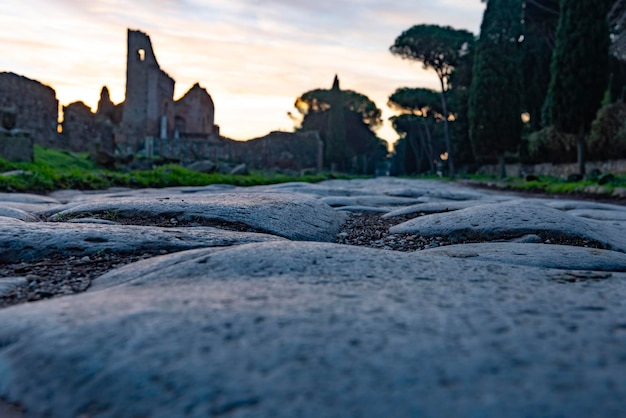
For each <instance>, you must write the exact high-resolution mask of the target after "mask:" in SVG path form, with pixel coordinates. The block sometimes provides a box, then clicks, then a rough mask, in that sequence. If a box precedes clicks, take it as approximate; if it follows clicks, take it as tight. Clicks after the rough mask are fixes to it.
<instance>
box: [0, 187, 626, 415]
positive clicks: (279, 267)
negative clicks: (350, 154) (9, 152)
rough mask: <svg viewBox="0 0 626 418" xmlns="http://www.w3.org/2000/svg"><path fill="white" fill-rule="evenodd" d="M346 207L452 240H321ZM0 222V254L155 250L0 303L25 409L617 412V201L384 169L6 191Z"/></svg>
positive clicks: (620, 328)
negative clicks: (389, 243) (258, 181)
mask: <svg viewBox="0 0 626 418" xmlns="http://www.w3.org/2000/svg"><path fill="white" fill-rule="evenodd" d="M350 212H366V213H379V214H381V215H382V216H383V217H385V218H386V219H387V220H390V221H393V220H394V219H398V224H395V225H394V226H393V227H392V228H391V229H390V232H391V233H392V234H398V236H403V237H407V236H411V235H415V236H428V237H441V238H443V241H444V242H451V243H455V245H450V246H442V247H438V248H431V249H428V250H423V251H416V252H399V251H389V250H382V249H372V248H365V247H357V246H350V245H341V244H336V243H333V241H335V237H336V235H337V233H338V232H339V231H340V226H341V224H342V222H344V221H345V219H346V216H347V214H348V213H350ZM407 216H408V217H411V216H415V217H414V218H413V219H410V220H408V221H406V219H407ZM37 219H47V220H48V221H47V222H38V221H37ZM401 220H404V221H401ZM166 225H169V226H166ZM0 228H1V229H0V261H1V262H3V263H7V262H18V261H35V260H38V259H41V258H43V257H50V256H54V255H57V256H58V255H60V254H61V255H62V254H67V255H68V256H69V255H72V256H84V255H87V256H89V255H93V254H98V253H101V252H104V251H106V252H118V253H120V254H122V253H124V254H126V253H133V252H138V253H145V252H147V253H151V254H152V253H154V254H159V253H160V252H167V253H168V254H166V255H161V256H154V257H151V258H147V259H145V260H143V261H139V262H137V263H133V264H129V265H127V266H124V267H122V268H119V269H115V270H112V271H109V272H108V273H106V274H104V275H103V276H101V277H99V278H97V279H96V280H94V282H93V284H92V286H91V287H90V288H89V289H88V290H87V291H86V292H84V293H80V294H76V295H71V296H65V297H58V298H54V299H49V300H45V301H39V302H33V303H26V304H22V305H18V306H15V307H11V308H5V309H2V310H0V398H1V399H3V400H4V401H5V402H10V403H15V404H17V405H20V406H21V408H23V410H24V411H26V412H25V413H24V414H23V416H27V417H30V416H33V417H39V416H46V417H47V416H50V417H63V418H65V417H78V416H85V417H136V416H142V417H168V418H169V417H186V416H189V417H207V416H217V417H222V416H224V417H226V416H227V417H294V416H303V417H339V416H340V417H619V416H626V401H624V399H626V377H624V376H626V207H623V206H618V205H610V204H600V203H593V202H582V201H581V202H579V201H574V200H551V199H528V198H526V199H521V198H517V197H514V196H509V195H499V194H494V193H491V192H481V191H476V190H470V189H466V188H461V187H458V186H456V185H454V184H450V183H444V182H435V181H418V180H403V179H394V178H379V179H373V180H353V181H339V180H333V181H328V182H324V183H320V184H315V185H311V184H303V183H290V184H282V185H275V186H263V187H253V188H234V187H225V186H208V187H198V188H173V189H159V190H120V191H112V192H110V193H91V194H90V193H83V192H71V191H65V192H59V193H56V194H54V195H52V196H49V197H40V196H34V195H20V194H0ZM559 240H560V241H562V242H570V243H590V245H591V244H592V245H591V246H590V247H584V246H572V245H550V242H556V241H559ZM469 241H471V243H467V242H469ZM581 245H583V244H581ZM592 247H593V248H592ZM22 279H23V278H22ZM20 283H21V282H20V278H19V277H17V278H16V277H13V278H6V279H0V292H2V291H3V289H5V290H4V291H6V289H9V288H11V286H16V285H20ZM3 286H4V287H3ZM1 406H2V405H0V407H1ZM1 410H2V409H1V408H0V411H1Z"/></svg>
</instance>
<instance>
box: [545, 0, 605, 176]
mask: <svg viewBox="0 0 626 418" xmlns="http://www.w3.org/2000/svg"><path fill="white" fill-rule="evenodd" d="M608 8H609V4H608V1H607V0H563V1H562V2H561V14H560V17H559V23H558V26H557V31H556V47H555V50H554V54H553V57H552V68H551V75H552V78H551V79H550V91H549V97H550V115H551V120H552V123H553V124H554V126H555V127H556V128H557V129H558V130H560V131H563V132H566V133H570V134H577V135H578V163H579V170H580V174H583V175H584V174H585V155H584V148H585V145H584V137H585V134H586V133H587V132H588V130H589V128H590V126H591V122H592V121H593V120H594V119H595V116H596V112H597V111H598V109H599V108H600V104H601V102H602V97H603V96H604V94H605V92H606V88H607V85H608V71H607V69H608V64H609V44H610V39H609V29H608V24H607V20H606V16H607V13H608Z"/></svg>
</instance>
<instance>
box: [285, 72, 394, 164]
mask: <svg viewBox="0 0 626 418" xmlns="http://www.w3.org/2000/svg"><path fill="white" fill-rule="evenodd" d="M339 87H340V86H339V80H338V79H337V78H335V80H334V81H333V87H332V88H331V89H330V90H328V89H316V90H311V91H308V92H306V93H304V94H302V96H300V97H298V98H297V99H296V101H295V104H294V106H295V108H296V110H297V111H298V113H299V116H300V117H299V118H297V117H295V116H293V115H292V117H293V118H294V120H297V122H296V123H297V126H296V129H298V130H303V131H309V130H315V131H318V132H319V133H320V137H321V138H322V140H323V141H324V147H325V148H324V154H325V160H326V161H325V164H326V166H327V167H330V165H331V164H335V166H336V167H337V168H339V169H341V170H352V171H355V172H362V173H373V171H374V167H375V164H376V162H377V161H379V160H382V159H384V158H385V157H386V155H387V146H386V142H385V141H383V140H382V139H380V138H378V137H377V136H376V134H375V133H374V132H373V129H375V128H377V127H378V126H380V124H381V123H382V119H381V111H380V109H378V107H376V104H375V103H374V102H373V101H372V100H370V99H369V98H368V97H367V96H365V95H363V94H360V93H357V92H355V91H352V90H341V89H340V88H339ZM333 109H334V110H333ZM342 125H343V129H342V128H341V126H342ZM342 132H343V133H342Z"/></svg>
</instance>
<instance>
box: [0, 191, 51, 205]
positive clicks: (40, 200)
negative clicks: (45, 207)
mask: <svg viewBox="0 0 626 418" xmlns="http://www.w3.org/2000/svg"><path fill="white" fill-rule="evenodd" d="M0 202H15V203H31V204H56V205H58V204H59V203H61V202H59V201H58V200H56V199H54V198H51V197H48V196H42V195H38V194H30V193H0Z"/></svg>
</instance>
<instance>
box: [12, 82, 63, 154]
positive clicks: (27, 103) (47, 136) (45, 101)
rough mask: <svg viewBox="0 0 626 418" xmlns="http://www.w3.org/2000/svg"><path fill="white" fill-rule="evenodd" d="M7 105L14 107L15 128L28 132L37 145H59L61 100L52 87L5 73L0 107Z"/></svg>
mask: <svg viewBox="0 0 626 418" xmlns="http://www.w3.org/2000/svg"><path fill="white" fill-rule="evenodd" d="M4 107H13V108H15V110H16V113H17V124H16V128H17V129H22V130H25V131H28V132H29V133H30V135H31V137H32V138H33V141H34V143H35V144H38V145H42V146H45V147H59V136H58V133H57V126H58V117H59V113H58V112H59V101H58V100H57V99H56V92H55V91H54V90H53V89H52V88H51V87H48V86H46V85H44V84H41V83H40V82H38V81H35V80H31V79H29V78H26V77H23V76H20V75H17V74H14V73H9V72H2V73H0V108H4Z"/></svg>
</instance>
